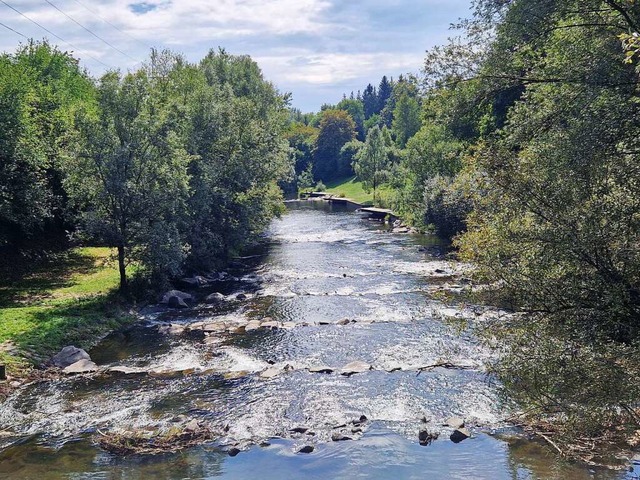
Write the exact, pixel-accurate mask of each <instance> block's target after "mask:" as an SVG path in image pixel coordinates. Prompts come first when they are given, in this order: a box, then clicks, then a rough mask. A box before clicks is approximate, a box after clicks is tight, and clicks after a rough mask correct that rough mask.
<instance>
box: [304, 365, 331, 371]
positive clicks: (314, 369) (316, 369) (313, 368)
mask: <svg viewBox="0 0 640 480" xmlns="http://www.w3.org/2000/svg"><path fill="white" fill-rule="evenodd" d="M309 373H333V368H331V367H327V366H325V365H320V366H316V367H309Z"/></svg>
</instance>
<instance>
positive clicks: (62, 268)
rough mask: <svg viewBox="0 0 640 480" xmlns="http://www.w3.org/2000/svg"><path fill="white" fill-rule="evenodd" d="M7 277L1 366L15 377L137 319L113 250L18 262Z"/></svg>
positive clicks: (1, 294) (2, 293)
mask: <svg viewBox="0 0 640 480" xmlns="http://www.w3.org/2000/svg"><path fill="white" fill-rule="evenodd" d="M1 273H2V275H0V345H2V347H1V348H0V363H4V364H6V365H7V370H8V373H9V374H10V375H19V374H20V373H21V372H22V371H23V370H24V369H25V368H27V367H28V366H29V364H30V363H37V362H38V361H40V360H43V359H45V358H46V357H48V356H49V355H51V354H52V353H55V352H56V351H57V350H59V349H60V348H61V347H63V346H65V345H76V346H79V347H82V346H84V347H88V346H90V345H91V344H92V343H93V342H95V341H96V340H97V339H98V338H99V337H100V336H101V335H103V334H104V333H106V332H108V331H110V330H112V329H113V328H116V327H118V326H119V325H122V324H124V323H127V322H129V321H131V319H132V316H131V315H129V314H128V313H126V311H125V309H124V308H123V306H122V303H121V301H120V299H119V297H118V295H117V287H118V280H119V276H118V270H117V267H116V265H115V262H114V260H113V258H112V251H111V250H110V249H108V248H102V247H90V248H76V249H72V250H68V251H65V252H62V253H56V254H53V255H51V256H48V257H47V258H46V260H37V261H30V260H28V259H12V260H11V262H10V264H9V265H4V266H3V269H2V272H1ZM7 347H13V348H7Z"/></svg>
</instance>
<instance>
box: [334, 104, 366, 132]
mask: <svg viewBox="0 0 640 480" xmlns="http://www.w3.org/2000/svg"><path fill="white" fill-rule="evenodd" d="M336 109H338V110H344V111H345V112H347V113H348V114H349V115H351V118H353V121H354V122H355V124H356V133H357V136H358V140H364V138H365V131H364V107H363V105H362V102H361V101H358V100H354V99H350V100H342V101H341V102H340V103H338V105H337V106H336Z"/></svg>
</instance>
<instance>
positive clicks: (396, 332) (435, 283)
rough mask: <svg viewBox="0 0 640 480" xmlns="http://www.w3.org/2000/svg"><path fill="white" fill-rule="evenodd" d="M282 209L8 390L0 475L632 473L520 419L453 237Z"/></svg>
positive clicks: (313, 208)
mask: <svg viewBox="0 0 640 480" xmlns="http://www.w3.org/2000/svg"><path fill="white" fill-rule="evenodd" d="M289 207H290V211H289V213H288V214H287V215H285V216H284V218H283V219H282V220H278V221H275V222H274V224H273V226H272V229H271V231H270V233H269V237H268V238H269V245H268V247H266V248H265V250H264V251H260V252H256V254H255V256H251V257H250V258H245V259H241V260H240V261H239V263H238V264H236V265H233V266H232V268H231V269H230V270H229V271H228V272H224V273H222V274H217V275H215V276H202V277H190V279H185V280H184V281H182V282H181V284H180V285H177V286H176V288H177V289H176V291H173V292H167V295H164V296H163V298H159V299H158V300H159V302H160V303H159V304H158V305H157V306H153V307H149V308H147V309H145V310H144V311H143V312H142V317H143V318H142V321H141V323H140V324H139V325H136V326H133V327H130V328H128V329H126V330H123V331H120V332H116V333H114V334H113V335H111V336H109V337H108V338H106V339H105V340H104V341H103V342H102V343H101V344H100V345H98V346H97V347H96V348H94V349H92V350H91V351H89V352H87V355H86V357H85V355H84V354H82V353H81V352H75V351H68V352H67V354H70V355H69V358H68V360H67V362H65V363H68V362H71V361H72V360H73V361H72V362H71V363H68V364H67V365H64V366H63V364H59V369H60V371H64V370H63V369H68V370H67V371H66V373H65V374H63V375H58V376H57V377H56V378H54V379H52V380H50V381H46V382H38V383H35V384H32V385H28V386H22V387H20V388H19V389H18V390H17V391H16V392H15V393H13V394H12V396H11V397H10V398H9V399H8V401H7V402H6V403H5V404H4V405H3V406H2V408H1V409H0V429H1V430H2V434H1V435H0V445H2V447H3V451H2V453H0V476H2V477H3V478H4V477H6V478H38V480H44V479H48V478H60V477H61V476H62V477H65V476H67V477H68V476H73V477H74V478H96V477H97V478H102V477H105V476H106V477H113V476H120V477H123V478H166V479H170V478H218V477H221V478H247V477H248V476H256V475H258V476H259V478H267V479H269V478H278V479H282V478H300V477H304V478H345V477H350V476H356V475H358V476H363V475H364V476H365V477H366V478H390V477H397V478H423V477H424V476H425V475H427V474H428V476H429V477H430V478H496V479H500V478H505V479H506V478H509V479H511V478H540V479H542V478H569V479H583V478H585V479H586V478H602V479H605V478H606V479H618V478H624V474H622V475H621V474H620V473H617V472H609V471H604V470H603V471H600V470H593V471H590V470H589V469H588V468H586V467H583V466H580V465H575V464H567V463H564V462H563V461H562V460H561V459H558V458H556V457H554V456H553V455H552V453H551V452H550V451H549V450H548V449H547V448H546V447H545V446H544V445H541V444H539V443H536V442H530V441H528V440H527V439H526V438H524V437H523V436H522V435H520V433H519V432H518V431H517V430H515V429H514V428H513V427H512V426H511V425H510V424H509V422H508V421H507V419H508V417H509V416H510V415H511V413H512V412H511V410H510V408H509V406H508V405H506V404H505V403H503V402H502V401H501V398H500V395H499V391H498V389H497V386H496V385H495V383H494V381H493V380H492V379H491V377H490V376H488V375H487V374H486V372H485V370H484V365H485V361H486V360H487V359H490V358H491V356H492V355H493V353H492V352H491V351H490V350H488V349H487V348H485V347H484V346H482V345H481V344H479V343H478V342H477V340H476V339H475V338H474V336H473V327H474V326H476V325H482V324H483V323H484V322H486V321H487V320H488V319H491V318H495V317H496V316H501V315H506V314H507V313H506V312H502V311H500V310H499V309H496V308H488V307H479V306H474V305H470V304H468V302H467V301H462V298H463V296H462V294H464V293H465V292H467V291H469V290H470V289H471V285H470V284H469V282H468V280H467V279H466V277H465V266H461V265H459V264H457V263H455V262H452V261H449V260H448V259H447V257H446V251H447V247H446V245H442V244H441V243H440V242H439V241H438V240H437V239H435V238H431V237H424V236H419V235H411V234H404V233H402V234H401V233H389V232H388V231H387V230H386V229H385V228H384V227H383V226H381V225H380V224H377V223H374V222H369V221H367V220H366V219H363V218H360V217H358V216H357V214H355V213H353V212H349V211H348V210H346V209H343V208H339V207H335V206H334V207H332V206H329V205H324V204H322V203H318V202H314V203H311V202H309V203H308V204H307V203H301V204H289ZM172 299H173V300H172ZM87 357H88V358H87ZM74 365H75V367H74V368H71V369H70V367H71V366H74ZM71 370H73V371H71ZM176 445H178V446H181V447H184V449H183V450H182V451H181V452H178V453H172V454H168V453H166V452H168V451H171V450H172V449H173V448H174V447H175V446H176ZM187 447H188V448H187ZM136 452H143V453H147V454H162V455H154V456H142V457H140V456H136V455H133V456H131V454H133V453H136ZM630 475H631V474H630ZM629 478H633V477H629Z"/></svg>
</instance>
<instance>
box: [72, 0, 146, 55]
mask: <svg viewBox="0 0 640 480" xmlns="http://www.w3.org/2000/svg"><path fill="white" fill-rule="evenodd" d="M73 1H74V2H76V3H77V4H78V5H80V6H82V7H83V8H84V9H85V10H87V11H89V12H91V13H93V14H94V15H95V16H96V17H98V18H99V19H100V20H102V21H103V22H104V23H106V24H107V25H109V26H111V27H113V28H115V29H116V30H117V31H119V32H120V33H122V34H123V35H126V36H127V37H129V38H130V39H131V40H133V41H135V42H138V43H139V44H140V45H142V46H143V47H144V48H148V49H149V50H151V49H152V48H153V47H152V46H150V45H147V44H146V43H145V42H143V41H141V40H139V39H137V38H136V37H134V36H133V35H131V34H129V33H127V32H125V31H124V30H122V29H121V28H119V27H118V26H116V25H114V24H113V23H111V22H110V21H109V20H106V19H105V18H103V17H101V16H100V15H99V14H98V12H96V11H95V10H93V9H91V8H89V7H87V6H86V5H85V4H84V3H82V2H80V1H79V0H73Z"/></svg>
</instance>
